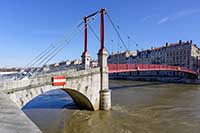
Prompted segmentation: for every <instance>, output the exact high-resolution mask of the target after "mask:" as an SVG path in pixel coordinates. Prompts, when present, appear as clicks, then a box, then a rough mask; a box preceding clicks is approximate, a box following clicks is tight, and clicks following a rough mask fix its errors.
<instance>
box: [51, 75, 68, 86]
mask: <svg viewBox="0 0 200 133" xmlns="http://www.w3.org/2000/svg"><path fill="white" fill-rule="evenodd" d="M65 84H66V77H65V76H54V77H53V78H52V85H53V86H64V85H65Z"/></svg>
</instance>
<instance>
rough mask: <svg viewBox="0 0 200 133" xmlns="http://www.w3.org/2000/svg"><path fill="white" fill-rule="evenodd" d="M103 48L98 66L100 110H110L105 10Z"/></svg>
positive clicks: (99, 54)
mask: <svg viewBox="0 0 200 133" xmlns="http://www.w3.org/2000/svg"><path fill="white" fill-rule="evenodd" d="M100 13H101V27H100V29H101V48H100V50H99V52H98V66H99V67H100V71H101V90H100V109H101V110H110V109H111V91H110V90H109V86H108V82H109V79H108V64H107V59H108V52H107V51H106V49H105V47H104V15H105V13H106V10H105V9H101V11H100Z"/></svg>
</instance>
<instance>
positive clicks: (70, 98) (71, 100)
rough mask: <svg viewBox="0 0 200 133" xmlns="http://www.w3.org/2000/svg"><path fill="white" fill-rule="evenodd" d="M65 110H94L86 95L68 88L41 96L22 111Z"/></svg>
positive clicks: (53, 90) (35, 98) (31, 101)
mask: <svg viewBox="0 0 200 133" xmlns="http://www.w3.org/2000/svg"><path fill="white" fill-rule="evenodd" d="M63 108H67V109H72V110H74V109H87V110H94V108H93V106H92V103H91V102H90V101H89V99H88V98H87V97H86V96H85V95H84V94H81V93H80V92H78V91H76V90H73V89H68V88H58V89H52V90H50V91H47V92H45V93H43V94H40V95H38V96H36V97H34V98H33V99H32V100H30V101H29V102H28V103H26V104H25V105H24V106H23V107H22V110H25V109H63Z"/></svg>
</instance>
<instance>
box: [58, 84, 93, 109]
mask: <svg viewBox="0 0 200 133" xmlns="http://www.w3.org/2000/svg"><path fill="white" fill-rule="evenodd" d="M62 90H63V91H65V92H66V93H68V94H69V95H70V96H71V98H72V99H73V101H74V102H75V104H76V105H77V106H78V107H80V108H81V109H87V110H95V109H94V106H93V104H92V103H91V101H90V100H89V99H88V97H87V96H85V95H84V94H82V93H81V92H79V91H77V90H74V89H69V88H63V89H62Z"/></svg>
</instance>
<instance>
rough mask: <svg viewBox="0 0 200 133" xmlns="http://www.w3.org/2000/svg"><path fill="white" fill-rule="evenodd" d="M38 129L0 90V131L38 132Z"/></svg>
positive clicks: (16, 132) (1, 132) (17, 132)
mask: <svg viewBox="0 0 200 133" xmlns="http://www.w3.org/2000/svg"><path fill="white" fill-rule="evenodd" d="M40 132H41V131H40V129H39V128H38V127H37V126H36V125H35V124H34V123H33V122H32V121H31V120H30V119H29V118H28V117H27V116H26V115H25V114H24V113H23V111H22V110H20V109H19V108H18V107H17V105H15V103H14V102H12V101H11V100H10V99H9V97H8V96H6V94H5V93H4V92H2V91H0V133H40Z"/></svg>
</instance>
